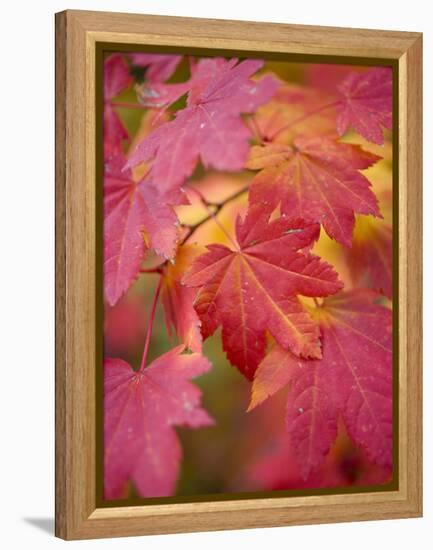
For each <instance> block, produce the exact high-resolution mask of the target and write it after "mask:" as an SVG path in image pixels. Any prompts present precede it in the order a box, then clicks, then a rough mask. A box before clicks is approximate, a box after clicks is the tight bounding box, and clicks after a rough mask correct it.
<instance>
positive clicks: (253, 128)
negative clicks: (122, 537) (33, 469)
mask: <svg viewBox="0 0 433 550" xmlns="http://www.w3.org/2000/svg"><path fill="white" fill-rule="evenodd" d="M103 62H104V70H103V74H104V76H103V78H104V81H103V91H104V107H103V149H104V153H103V154H104V179H103V196H104V215H103V240H104V250H103V262H104V264H103V281H104V284H103V286H104V370H103V418H104V426H103V429H104V434H103V439H104V467H103V477H104V481H103V492H104V497H103V498H104V499H105V500H106V501H113V500H120V499H134V498H135V499H139V498H152V497H171V496H176V497H184V498H188V496H189V497H192V496H197V495H218V494H225V493H229V494H235V493H236V494H239V493H251V494H252V493H254V492H255V493H258V492H264V491H278V490H280V491H281V490H285V491H287V490H294V489H295V490H306V489H322V488H346V487H363V486H364V487H371V486H381V487H384V486H385V485H386V484H388V483H390V481H391V480H392V473H393V471H392V457H393V423H392V410H393V400H392V388H393V377H392V364H393V361H392V341H393V326H392V289H393V281H392V204H393V200H392V179H393V174H392V69H391V68H389V67H367V66H365V67H364V66H349V65H335V64H326V63H323V64H312V63H294V62H287V61H284V62H283V61H272V60H258V59H235V58H231V57H227V58H223V57H205V56H189V55H172V54H161V53H107V54H105V56H104V61H103Z"/></svg>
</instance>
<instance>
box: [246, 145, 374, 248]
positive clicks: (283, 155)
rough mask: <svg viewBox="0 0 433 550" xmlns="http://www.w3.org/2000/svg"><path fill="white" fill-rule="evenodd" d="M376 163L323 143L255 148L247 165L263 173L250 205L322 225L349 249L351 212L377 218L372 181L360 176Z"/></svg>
mask: <svg viewBox="0 0 433 550" xmlns="http://www.w3.org/2000/svg"><path fill="white" fill-rule="evenodd" d="M377 160H378V157H377V156H376V155H373V154H371V153H368V152H366V151H363V150H362V149H361V148H360V147H358V146H356V145H349V144H346V143H338V142H337V141H334V140H329V139H327V138H305V137H297V138H296V139H295V140H294V142H293V145H282V144H277V143H275V144H269V145H265V146H255V147H253V148H252V149H251V153H250V158H249V160H248V163H247V166H248V167H249V168H253V169H260V168H261V169H262V170H261V172H260V173H259V174H258V175H257V176H256V177H255V178H254V180H253V182H252V184H251V191H250V201H251V203H252V204H253V205H254V204H262V205H263V206H264V207H265V208H267V209H268V210H270V211H272V210H273V209H275V207H276V206H277V205H278V204H280V205H281V210H282V212H284V213H289V212H291V213H292V215H295V216H299V217H301V218H304V219H307V220H311V221H315V222H320V223H321V224H322V225H323V227H324V229H325V230H326V232H327V233H328V235H329V236H330V237H332V238H334V239H335V240H337V241H339V242H341V243H342V244H345V245H346V246H350V244H351V242H352V232H353V227H354V225H355V216H354V213H355V212H358V213H362V214H372V215H375V216H379V215H380V213H379V209H378V205H377V200H376V197H375V195H374V194H373V192H372V191H371V188H370V182H369V181H368V179H367V178H366V177H365V176H363V175H362V174H361V173H360V172H359V170H361V169H365V168H369V167H370V166H371V165H372V164H373V163H374V162H376V161H377Z"/></svg>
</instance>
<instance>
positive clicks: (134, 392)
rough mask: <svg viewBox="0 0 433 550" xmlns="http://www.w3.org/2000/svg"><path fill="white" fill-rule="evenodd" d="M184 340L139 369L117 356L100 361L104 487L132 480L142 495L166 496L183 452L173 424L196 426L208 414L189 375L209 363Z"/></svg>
mask: <svg viewBox="0 0 433 550" xmlns="http://www.w3.org/2000/svg"><path fill="white" fill-rule="evenodd" d="M183 349H184V348H183V346H179V347H177V348H174V349H172V350H171V351H169V352H167V353H165V354H164V355H161V357H158V359H156V360H155V361H153V362H152V363H151V364H150V365H149V366H148V367H146V368H145V369H143V370H142V371H141V372H139V371H134V370H133V369H132V368H131V367H130V365H128V363H126V362H125V361H122V360H121V359H106V360H105V362H104V446H105V464H104V493H105V498H106V499H118V498H122V497H124V496H125V489H126V484H127V482H128V481H132V482H133V483H134V486H135V488H136V490H137V492H138V493H139V494H140V496H142V497H161V496H170V495H172V494H173V492H174V489H175V484H176V480H177V477H178V473H179V462H180V459H181V455H182V450H181V447H180V443H179V440H178V438H177V436H176V432H175V430H174V429H173V426H189V427H191V428H198V427H200V426H210V425H212V424H213V420H212V419H211V418H210V416H209V415H208V414H207V412H206V411H205V410H204V409H202V408H201V407H200V398H201V392H200V390H199V389H198V388H197V387H196V386H194V385H193V384H191V383H190V382H189V380H190V379H191V378H194V377H196V376H198V375H200V374H203V373H204V372H206V371H208V370H209V368H210V366H211V365H210V363H209V361H208V360H207V359H206V358H205V357H203V356H201V355H199V354H197V353H193V354H190V355H181V353H182V351H183Z"/></svg>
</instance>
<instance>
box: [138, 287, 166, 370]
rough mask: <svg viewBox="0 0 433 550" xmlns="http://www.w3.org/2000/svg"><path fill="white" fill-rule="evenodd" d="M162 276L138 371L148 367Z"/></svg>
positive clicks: (154, 299) (154, 300)
mask: <svg viewBox="0 0 433 550" xmlns="http://www.w3.org/2000/svg"><path fill="white" fill-rule="evenodd" d="M161 284H162V277H159V281H158V286H157V287H156V291H155V296H154V298H153V304H152V310H151V312H150V317H149V324H148V325H147V332H146V340H145V342H144V350H143V356H142V358H141V364H140V369H139V371H138V372H140V373H141V372H143V371H144V369H145V367H146V359H147V352H148V351H149V345H150V338H151V336H152V328H153V321H154V320H155V312H156V304H157V303H158V298H159V293H160V291H161Z"/></svg>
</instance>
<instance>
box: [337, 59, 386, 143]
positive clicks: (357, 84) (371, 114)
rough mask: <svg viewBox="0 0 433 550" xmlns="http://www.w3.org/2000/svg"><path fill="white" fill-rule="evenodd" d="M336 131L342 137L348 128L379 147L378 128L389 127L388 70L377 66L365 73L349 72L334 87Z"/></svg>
mask: <svg viewBox="0 0 433 550" xmlns="http://www.w3.org/2000/svg"><path fill="white" fill-rule="evenodd" d="M338 91H339V92H340V94H341V95H342V99H341V100H340V101H339V103H338V109H339V111H340V112H339V115H338V118H337V131H338V133H339V134H340V135H343V134H344V133H345V132H346V131H347V129H348V128H349V127H350V126H352V127H353V128H354V129H355V130H356V131H357V132H358V133H359V134H361V136H363V137H364V138H365V139H367V140H368V141H371V142H373V143H377V144H379V145H382V144H383V130H382V127H384V128H388V129H391V127H392V70H391V69H390V68H388V67H377V68H374V69H370V70H369V71H367V72H365V73H355V72H354V73H350V74H349V75H348V76H347V77H346V78H345V79H344V80H343V82H342V83H341V84H340V86H338Z"/></svg>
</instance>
